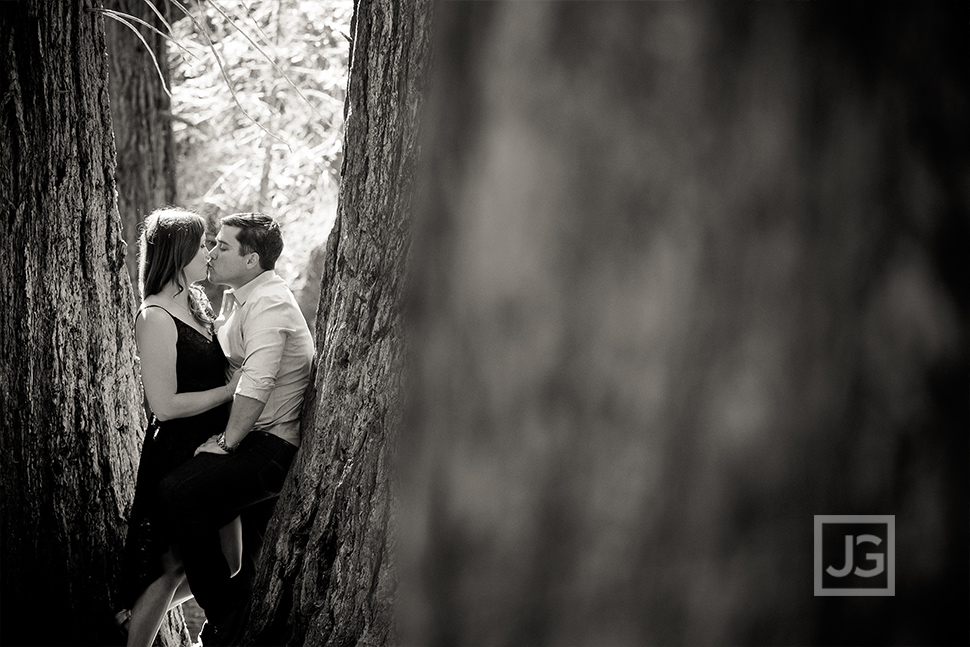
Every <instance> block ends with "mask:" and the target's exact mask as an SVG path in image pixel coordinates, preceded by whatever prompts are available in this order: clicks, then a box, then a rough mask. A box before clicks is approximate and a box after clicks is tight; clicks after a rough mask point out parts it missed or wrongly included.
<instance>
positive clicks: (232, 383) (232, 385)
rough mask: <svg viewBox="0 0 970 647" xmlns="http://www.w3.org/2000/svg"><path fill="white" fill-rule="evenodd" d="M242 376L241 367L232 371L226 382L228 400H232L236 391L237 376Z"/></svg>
mask: <svg viewBox="0 0 970 647" xmlns="http://www.w3.org/2000/svg"><path fill="white" fill-rule="evenodd" d="M240 377H242V369H241V368H237V369H236V370H235V371H233V373H232V376H231V377H230V378H229V382H227V383H226V392H227V393H229V400H230V401H232V396H233V395H234V394H235V393H236V386H237V385H238V384H239V378H240Z"/></svg>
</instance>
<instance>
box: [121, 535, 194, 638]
mask: <svg viewBox="0 0 970 647" xmlns="http://www.w3.org/2000/svg"><path fill="white" fill-rule="evenodd" d="M162 567H163V569H164V570H163V572H162V575H161V576H160V577H159V578H158V579H157V580H155V581H154V582H152V583H151V584H149V585H148V588H146V589H145V590H144V591H143V592H142V594H141V595H140V596H138V599H137V600H136V601H135V605H134V606H133V607H132V609H131V622H130V624H129V627H128V647H151V645H152V643H153V642H155V635H156V634H157V633H158V629H159V627H161V626H162V620H163V619H164V618H165V614H166V613H168V609H169V606H170V605H171V603H172V596H174V595H175V591H176V590H177V589H178V588H179V585H180V584H181V583H182V581H183V580H184V579H185V573H184V571H183V570H182V563H181V562H180V561H179V560H178V559H177V558H176V557H175V556H174V554H173V553H172V551H171V549H170V550H169V551H168V552H166V553H165V555H163V556H162Z"/></svg>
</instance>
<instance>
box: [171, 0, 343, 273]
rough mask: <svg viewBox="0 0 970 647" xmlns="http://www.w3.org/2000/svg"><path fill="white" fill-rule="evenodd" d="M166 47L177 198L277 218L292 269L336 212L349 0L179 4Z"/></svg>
mask: <svg viewBox="0 0 970 647" xmlns="http://www.w3.org/2000/svg"><path fill="white" fill-rule="evenodd" d="M186 9H187V12H188V14H189V15H188V17H187V18H183V19H181V20H179V21H178V22H176V23H175V24H174V25H173V38H174V41H175V43H177V44H172V45H171V46H170V48H169V64H170V68H171V74H172V112H173V120H174V128H175V137H176V146H177V149H178V159H179V162H178V186H179V195H180V198H179V202H180V203H181V204H182V205H183V206H186V207H188V208H191V209H194V210H197V211H199V212H200V213H203V214H206V215H208V216H212V217H218V216H222V215H226V214H229V213H235V212H241V211H262V212H265V213H268V214H271V215H273V216H274V217H276V218H278V219H279V220H280V223H281V224H282V226H283V230H284V236H285V239H286V241H287V249H286V252H285V253H284V256H283V258H281V259H280V264H279V267H278V269H279V271H280V273H281V274H282V275H283V276H284V278H286V279H287V280H291V281H292V280H293V279H295V278H296V276H297V275H298V274H300V273H301V272H302V271H303V269H304V268H305V267H306V265H307V263H308V262H309V257H310V254H311V252H312V251H313V249H314V248H316V247H319V246H320V245H322V244H323V243H324V242H325V241H326V237H327V235H328V234H329V232H330V229H331V226H332V224H333V220H334V217H335V214H336V203H337V189H338V181H339V174H340V163H341V159H342V158H341V155H342V150H341V142H342V139H343V137H342V131H343V104H344V96H345V92H346V82H347V64H348V54H349V36H348V34H349V29H350V20H351V16H352V14H353V2H352V1H351V0H263V1H254V0H218V1H216V2H213V1H207V2H204V3H201V4H196V5H193V6H191V7H186Z"/></svg>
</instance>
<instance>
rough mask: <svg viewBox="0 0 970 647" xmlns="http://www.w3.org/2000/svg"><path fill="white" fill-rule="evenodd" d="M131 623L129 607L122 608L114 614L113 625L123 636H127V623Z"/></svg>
mask: <svg viewBox="0 0 970 647" xmlns="http://www.w3.org/2000/svg"><path fill="white" fill-rule="evenodd" d="M130 623H131V609H122V610H121V611H119V612H118V613H116V614H115V626H116V627H118V631H120V632H121V635H123V636H124V637H125V638H127V637H128V625H129V624H130Z"/></svg>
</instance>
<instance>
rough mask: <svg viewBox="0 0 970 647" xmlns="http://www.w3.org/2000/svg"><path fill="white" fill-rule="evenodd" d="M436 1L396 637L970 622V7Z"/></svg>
mask: <svg viewBox="0 0 970 647" xmlns="http://www.w3.org/2000/svg"><path fill="white" fill-rule="evenodd" d="M440 9H441V11H440V12H439V13H436V14H435V17H434V21H435V34H436V38H435V53H434V61H435V64H434V65H435V66H434V71H433V73H432V74H431V76H430V79H429V85H430V87H431V88H432V98H431V99H430V100H429V102H428V104H427V106H426V110H425V112H424V114H426V115H427V116H428V121H427V122H423V125H422V128H423V129H425V133H426V134H427V136H428V139H427V140H426V141H425V142H424V143H423V144H422V167H424V168H425V169H426V172H425V173H424V174H423V175H422V176H421V179H423V181H424V182H425V183H426V185H427V187H428V191H427V194H426V195H425V197H424V198H423V199H422V200H421V201H420V202H416V204H415V208H414V214H415V234H414V243H413V245H414V252H413V257H414V259H415V296H416V300H417V302H416V310H415V313H416V316H417V319H416V324H418V325H417V327H416V331H417V337H416V338H415V342H414V344H415V345H414V347H413V352H414V354H415V357H416V358H417V359H418V362H417V363H416V364H415V366H414V368H415V372H416V373H415V376H414V379H415V387H416V388H415V392H414V416H413V419H412V418H411V416H409V420H410V421H411V423H412V424H409V426H408V427H407V428H406V429H405V430H404V431H403V432H402V438H401V442H400V448H401V455H400V464H401V466H402V467H401V471H400V472H399V473H398V475H399V476H400V489H399V490H398V491H399V494H400V506H399V508H398V513H397V516H396V519H397V521H398V523H399V532H396V536H397V537H399V539H400V541H399V543H398V545H397V548H396V555H398V557H399V558H398V566H399V569H398V577H399V580H400V583H401V585H400V590H399V596H398V599H399V605H398V606H397V610H398V621H399V624H400V638H401V642H402V643H403V644H421V645H427V644H459V645H477V644H529V645H542V644H570V645H576V644H578V645H624V644H641V645H642V644H667V645H671V644H828V643H835V644H862V643H876V644H889V643H907V644H943V643H949V642H951V641H959V642H965V641H966V637H967V616H966V609H967V606H968V590H967V577H968V553H967V545H968V527H970V523H968V509H970V506H968V498H967V497H968V491H970V488H968V480H967V470H966V461H967V455H968V435H967V429H968V426H970V425H968V422H970V421H968V409H970V408H968V406H967V394H968V392H970V381H968V366H970V362H968V344H967V341H968V339H967V333H968V331H970V325H968V323H970V322H968V309H967V296H968V295H967V291H966V277H967V275H968V263H967V260H968V254H967V253H966V244H967V240H968V236H967V233H968V231H967V218H966V214H967V212H968V208H970V204H968V201H970V200H968V196H970V194H968V193H967V191H966V178H967V177H970V175H968V173H970V167H968V163H967V155H966V151H967V150H968V145H970V141H968V127H967V121H966V114H967V110H968V108H970V102H968V96H970V95H968V92H967V78H968V70H967V66H968V61H970V56H968V51H967V49H968V45H967V39H966V34H965V30H966V24H967V20H968V16H967V8H966V6H964V5H959V6H957V5H946V9H943V8H942V6H939V5H938V6H934V7H929V6H926V5H913V6H910V7H904V6H899V5H892V6H891V7H890V6H885V7H884V6H882V5H879V6H875V5H866V6H865V7H864V8H861V7H859V6H854V7H852V8H846V6H845V5H839V6H838V7H837V8H832V7H829V6H827V5H823V4H821V3H800V4H795V5H788V4H784V5H779V4H764V3H753V4H751V3H747V4H743V5H741V4H732V5H730V6H720V5H717V6H716V5H713V4H693V3H687V4H685V3H652V2H644V3H600V2H597V3H571V2H562V3H557V2H550V3H494V2H487V3H464V2H443V3H441V6H440ZM947 10H951V11H953V12H954V13H956V14H958V15H946V14H947ZM853 12H858V15H857V14H856V13H853ZM350 154H351V153H350V151H348V155H350ZM419 181H420V180H419ZM352 361H353V360H352ZM361 387H362V388H363V384H362V385H361ZM377 397H380V394H378V395H377ZM325 402H327V398H326V397H321V398H320V404H321V405H323V404H324V403H325ZM336 406H338V407H339V406H340V405H339V404H337V405H336ZM322 481H323V482H324V483H326V482H327V479H326V478H323V479H322ZM822 514H893V515H895V527H896V551H895V554H896V560H895V568H896V596H895V597H881V598H871V597H868V598H867V597H827V598H821V597H818V598H816V597H814V596H813V576H812V571H813V515H822ZM321 543H323V544H326V542H321ZM338 548H340V549H343V547H342V546H339V545H338ZM339 554H340V555H341V556H342V555H343V552H342V550H341V552H340V553H339ZM295 590H296V591H297V595H299V594H300V589H299V588H297V589H295Z"/></svg>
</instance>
